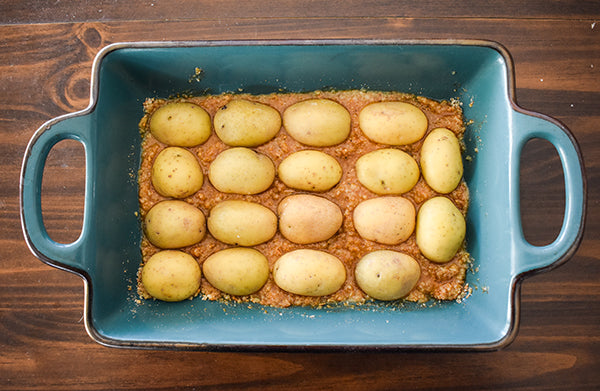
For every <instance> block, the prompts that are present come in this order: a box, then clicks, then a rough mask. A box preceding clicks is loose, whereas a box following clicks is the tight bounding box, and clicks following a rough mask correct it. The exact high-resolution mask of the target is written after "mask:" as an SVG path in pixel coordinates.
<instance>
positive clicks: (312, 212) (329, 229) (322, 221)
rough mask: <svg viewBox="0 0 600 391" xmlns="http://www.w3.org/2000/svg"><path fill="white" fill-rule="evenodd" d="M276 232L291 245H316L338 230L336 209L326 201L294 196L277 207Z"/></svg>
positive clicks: (287, 198) (340, 224)
mask: <svg viewBox="0 0 600 391" xmlns="http://www.w3.org/2000/svg"><path fill="white" fill-rule="evenodd" d="M277 211H278V214H279V231H280V232H281V234H282V235H283V236H284V237H285V238H286V239H288V240H289V241H291V242H294V243H298V244H308V243H317V242H321V241H323V240H327V239H329V238H331V237H332V236H333V235H335V233H336V232H337V231H338V230H339V229H340V227H341V226H342V220H343V215H342V211H341V210H340V207H339V206H337V205H336V204H335V203H333V202H331V201H329V200H328V199H326V198H323V197H318V196H315V195H311V194H295V195H291V196H288V197H286V198H284V199H283V201H281V202H280V203H279V206H278V208H277Z"/></svg>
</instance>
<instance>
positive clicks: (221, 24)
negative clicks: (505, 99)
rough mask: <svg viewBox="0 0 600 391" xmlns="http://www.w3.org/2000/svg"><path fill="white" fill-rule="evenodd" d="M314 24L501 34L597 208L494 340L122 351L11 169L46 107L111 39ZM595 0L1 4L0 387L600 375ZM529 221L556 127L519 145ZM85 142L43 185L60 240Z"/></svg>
mask: <svg viewBox="0 0 600 391" xmlns="http://www.w3.org/2000/svg"><path fill="white" fill-rule="evenodd" d="M286 38H293V39H317V38H385V39H424V38H435V39H437V38H457V39H462V38H476V39H486V40H494V41H497V42H499V43H501V44H502V45H504V46H505V47H506V48H507V49H508V50H509V52H510V53H511V54H512V56H513V59H514V63H515V67H516V69H515V74H516V87H517V91H516V97H517V101H518V104H519V105H520V106H522V107H524V108H526V109H530V110H534V111H538V112H541V113H544V114H547V115H549V116H552V117H554V118H556V119H558V120H560V121H561V122H562V123H564V124H565V125H566V126H567V127H568V128H570V129H571V131H572V132H573V134H574V135H575V137H576V139H577V140H578V142H579V143H580V146H581V150H582V152H583V156H584V160H585V166H586V170H587V180H588V200H589V201H588V209H587V211H588V213H587V224H586V231H585V235H584V239H583V242H582V243H581V246H580V247H579V250H578V251H577V252H576V254H575V255H574V256H573V257H572V258H571V260H570V261H568V262H567V263H566V264H564V265H562V266H560V267H559V268H557V269H554V270H552V271H550V272H547V273H543V274H539V275H536V276H533V277H531V278H529V279H527V280H525V282H524V283H523V285H522V295H521V301H522V306H521V324H520V329H519V332H518V335H517V337H516V339H515V340H514V342H513V343H512V344H510V345H509V346H508V347H506V348H504V349H502V350H500V351H494V352H485V353H465V352H450V353H448V352H446V353H432V352H402V351H398V352H389V351H387V352H346V353H340V352H330V353H318V354H314V353H281V352H279V353H248V352H246V353H235V352H227V353H224V352H177V351H152V350H126V349H114V348H107V347H104V346H101V345H99V344H97V343H95V342H93V341H92V340H91V339H90V338H89V337H88V335H87V334H86V331H85V329H84V324H83V319H82V317H83V297H84V285H83V282H82V280H81V278H79V277H77V276H75V275H73V274H70V273H66V272H64V271H60V270H58V269H54V268H52V267H50V266H47V265H46V264H44V263H42V262H41V261H39V260H38V259H37V258H35V257H34V256H33V255H32V254H31V253H30V252H29V250H28V248H27V246H26V244H25V242H24V240H23V235H22V232H21V225H20V219H19V193H18V183H19V176H20V168H21V162H22V158H23V153H24V150H25V147H26V145H27V142H28V141H29V139H30V137H31V136H32V134H33V133H34V131H35V130H36V129H37V128H38V127H39V126H40V125H42V124H43V123H44V122H45V121H47V120H49V119H51V118H54V117H56V116H59V115H62V114H65V113H70V112H73V111H76V110H79V109H82V108H84V107H86V106H87V105H88V102H89V84H90V71H91V64H92V60H93V58H94V56H95V55H96V54H97V53H98V51H99V50H100V49H101V48H102V47H104V46H106V45H108V44H110V43H114V42H119V41H144V40H222V39H286ZM599 124H600V2H599V1H597V0H595V1H590V0H588V1H585V0H583V1H568V0H557V1H552V2H547V1H544V0H534V1H527V0H526V1H522V0H521V1H517V0H503V1H499V0H491V1H482V2H478V1H464V2H440V1H431V0H421V1H405V2H400V1H398V2H392V1H381V2H377V1H359V0H347V1H329V2H318V1H303V0H278V1H272V0H270V1H263V2H257V1H239V0H226V1H220V2H217V1H206V0H205V1H195V2H192V1H189V2H185V1H181V0H174V1H164V0H147V1H141V0H135V1H119V0H114V1H113V0H110V1H109V0H103V1H97V2H94V1H73V0H68V1H46V0H42V1H33V0H4V1H2V2H1V3H0V172H1V176H0V181H1V182H0V222H1V223H0V241H1V242H0V388H1V389H21V390H33V389H40V390H53V389H78V390H104V389H107V390H108V389H110V390H117V389H119V390H121V389H128V390H129V389H131V390H133V389H138V390H148V389H152V390H158V389H198V390H199V389H203V390H204V389H219V390H226V389H237V388H240V389H246V390H259V389H260V390H265V389H300V390H322V389H345V390H355V389H368V390H378V389H382V390H383V389H385V390H388V389H390V390H391V389H399V388H403V389H404V388H405V389H427V390H431V389H446V388H448V389H522V390H538V389H539V390H542V389H543V390H548V389H552V390H555V389H566V390H592V389H594V390H596V389H600V202H599V200H600V176H599V168H600V167H599V166H600V126H599ZM522 163H523V167H522V172H521V178H522V179H521V186H522V194H521V198H522V201H521V203H522V216H523V220H524V225H525V227H524V229H525V234H526V237H527V238H528V239H529V240H530V241H531V242H532V243H534V244H545V243H549V242H551V241H552V240H553V239H554V237H555V236H556V235H557V233H558V230H559V229H560V225H561V223H562V215H563V208H564V195H563V194H564V193H563V182H562V169H561V164H560V162H559V160H558V158H557V153H556V151H555V150H554V148H553V147H552V146H550V145H549V144H548V143H547V142H542V141H535V142H531V143H529V144H527V147H526V149H525V151H524V154H523V156H522ZM83 181H84V157H83V151H82V148H81V145H79V144H78V143H77V142H67V141H63V142H61V143H59V144H58V145H57V146H56V147H55V148H54V149H53V150H52V151H51V154H50V156H49V159H48V162H47V165H46V170H45V177H44V182H43V189H42V194H43V196H42V201H43V209H44V219H45V222H46V226H47V228H48V230H49V232H50V235H51V237H52V238H54V239H55V240H57V241H62V242H70V241H72V240H74V239H75V238H76V237H77V235H78V233H79V229H80V227H81V216H82V210H83Z"/></svg>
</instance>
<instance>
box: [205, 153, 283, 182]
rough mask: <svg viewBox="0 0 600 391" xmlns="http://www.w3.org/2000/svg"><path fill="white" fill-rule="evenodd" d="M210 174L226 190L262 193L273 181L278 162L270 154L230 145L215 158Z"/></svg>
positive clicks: (213, 180) (212, 179)
mask: <svg viewBox="0 0 600 391" xmlns="http://www.w3.org/2000/svg"><path fill="white" fill-rule="evenodd" d="M208 178H209V179H210V183H212V185H213V186H214V187H215V188H216V189H217V190H219V191H221V192H223V193H236V194H258V193H262V192H263V191H265V190H267V189H268V188H269V187H270V186H271V184H272V183H273V180H274V179H275V165H274V164H273V162H272V161H271V159H270V158H269V157H268V156H266V155H263V154H261V153H258V152H255V151H254V150H252V149H249V148H244V147H235V148H230V149H226V150H225V151H223V152H221V153H220V154H219V155H218V156H217V157H216V158H215V160H213V162H212V163H211V165H210V167H209V170H208Z"/></svg>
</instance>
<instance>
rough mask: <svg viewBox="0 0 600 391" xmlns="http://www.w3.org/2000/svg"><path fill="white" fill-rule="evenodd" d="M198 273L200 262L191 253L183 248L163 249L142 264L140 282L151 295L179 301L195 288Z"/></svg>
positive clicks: (198, 283)
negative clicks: (180, 249) (182, 249)
mask: <svg viewBox="0 0 600 391" xmlns="http://www.w3.org/2000/svg"><path fill="white" fill-rule="evenodd" d="M201 277H202V271H201V270H200V265H198V262H197V261H196V259H194V257H192V256H191V255H189V254H188V253H185V252H183V251H178V250H163V251H160V252H158V253H156V254H154V255H153V256H152V257H150V259H148V261H147V262H146V263H145V264H144V266H142V273H141V282H142V285H143V286H144V289H145V290H146V292H148V294H150V296H152V297H154V298H155V299H158V300H162V301H181V300H185V299H187V298H189V297H191V296H193V295H195V294H196V293H197V292H198V289H199V288H200V281H201Z"/></svg>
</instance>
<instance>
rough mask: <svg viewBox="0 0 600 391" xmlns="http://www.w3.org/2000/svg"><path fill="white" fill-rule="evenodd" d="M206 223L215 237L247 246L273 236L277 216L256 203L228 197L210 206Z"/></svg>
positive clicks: (228, 242)
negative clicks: (228, 198)
mask: <svg viewBox="0 0 600 391" xmlns="http://www.w3.org/2000/svg"><path fill="white" fill-rule="evenodd" d="M207 225H208V230H209V232H210V233H211V235H212V236H214V237H215V239H217V240H219V241H221V242H223V243H227V244H232V245H235V246H245V247H249V246H255V245H257V244H261V243H264V242H266V241H268V240H270V239H271V238H272V237H273V236H274V235H275V232H277V216H276V215H275V213H273V212H272V211H271V210H270V209H269V208H267V207H265V206H263V205H260V204H257V203H255V202H250V201H241V200H228V201H222V202H220V203H218V204H217V205H215V206H214V207H213V208H212V209H211V211H210V215H209V216H208V224H207Z"/></svg>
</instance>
